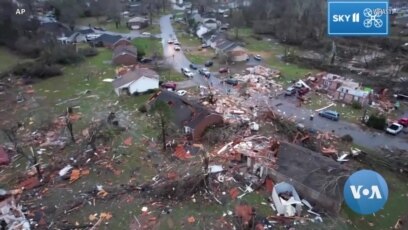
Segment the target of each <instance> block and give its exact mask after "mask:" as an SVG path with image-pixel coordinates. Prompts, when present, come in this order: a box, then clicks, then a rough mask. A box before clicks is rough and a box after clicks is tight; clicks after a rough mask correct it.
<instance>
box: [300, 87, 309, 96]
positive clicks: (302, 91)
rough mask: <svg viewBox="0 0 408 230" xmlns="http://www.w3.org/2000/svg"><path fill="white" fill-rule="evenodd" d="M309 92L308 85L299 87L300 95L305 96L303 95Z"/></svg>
mask: <svg viewBox="0 0 408 230" xmlns="http://www.w3.org/2000/svg"><path fill="white" fill-rule="evenodd" d="M308 92H309V88H307V87H302V88H300V89H298V93H299V95H300V96H303V95H305V94H307V93H308Z"/></svg>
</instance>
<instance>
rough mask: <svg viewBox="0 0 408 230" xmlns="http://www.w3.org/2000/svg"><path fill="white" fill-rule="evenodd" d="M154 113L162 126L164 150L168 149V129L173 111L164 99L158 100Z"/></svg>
mask: <svg viewBox="0 0 408 230" xmlns="http://www.w3.org/2000/svg"><path fill="white" fill-rule="evenodd" d="M152 113H153V114H154V115H155V116H156V117H157V123H158V125H159V127H160V132H161V139H162V144H163V150H165V149H166V137H167V131H168V129H169V126H170V122H171V121H170V119H171V117H172V111H171V110H170V107H169V105H168V104H166V103H165V102H163V101H156V103H155V105H154V107H153V109H152Z"/></svg>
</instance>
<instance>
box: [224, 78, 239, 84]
mask: <svg viewBox="0 0 408 230" xmlns="http://www.w3.org/2000/svg"><path fill="white" fill-rule="evenodd" d="M225 83H226V84H228V85H232V86H236V85H238V80H236V79H227V80H225Z"/></svg>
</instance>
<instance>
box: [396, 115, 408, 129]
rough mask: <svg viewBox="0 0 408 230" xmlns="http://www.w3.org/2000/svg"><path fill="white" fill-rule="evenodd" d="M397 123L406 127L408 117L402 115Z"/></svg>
mask: <svg viewBox="0 0 408 230" xmlns="http://www.w3.org/2000/svg"><path fill="white" fill-rule="evenodd" d="M398 124H400V125H402V126H404V127H408V117H404V118H401V119H399V120H398Z"/></svg>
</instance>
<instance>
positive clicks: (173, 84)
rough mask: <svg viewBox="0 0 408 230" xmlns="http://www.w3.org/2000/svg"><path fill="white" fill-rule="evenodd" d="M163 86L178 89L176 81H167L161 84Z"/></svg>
mask: <svg viewBox="0 0 408 230" xmlns="http://www.w3.org/2000/svg"><path fill="white" fill-rule="evenodd" d="M161 87H162V88H165V89H172V90H173V91H174V90H176V87H177V84H176V83H174V82H166V83H163V84H161Z"/></svg>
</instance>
